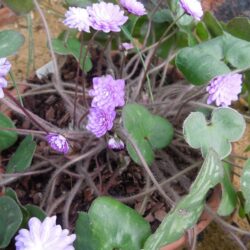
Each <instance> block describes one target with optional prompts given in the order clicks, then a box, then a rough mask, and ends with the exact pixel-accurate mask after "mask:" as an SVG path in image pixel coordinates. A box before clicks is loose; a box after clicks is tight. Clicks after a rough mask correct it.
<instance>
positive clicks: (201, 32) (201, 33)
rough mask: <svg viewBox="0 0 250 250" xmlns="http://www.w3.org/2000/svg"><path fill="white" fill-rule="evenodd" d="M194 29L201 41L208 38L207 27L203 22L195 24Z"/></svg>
mask: <svg viewBox="0 0 250 250" xmlns="http://www.w3.org/2000/svg"><path fill="white" fill-rule="evenodd" d="M195 31H196V34H197V36H198V37H199V38H200V40H201V41H207V40H209V38H210V34H209V32H208V30H207V27H206V25H205V24H204V22H199V23H198V24H197V25H196V28H195Z"/></svg>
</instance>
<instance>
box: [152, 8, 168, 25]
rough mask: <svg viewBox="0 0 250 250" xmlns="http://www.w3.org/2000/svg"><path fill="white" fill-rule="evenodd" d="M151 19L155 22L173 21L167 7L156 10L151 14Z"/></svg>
mask: <svg viewBox="0 0 250 250" xmlns="http://www.w3.org/2000/svg"><path fill="white" fill-rule="evenodd" d="M152 21H153V22H155V23H165V22H168V23H170V22H172V21H173V17H172V13H171V11H170V10H169V9H161V10H158V11H156V12H155V14H154V15H153V16H152Z"/></svg>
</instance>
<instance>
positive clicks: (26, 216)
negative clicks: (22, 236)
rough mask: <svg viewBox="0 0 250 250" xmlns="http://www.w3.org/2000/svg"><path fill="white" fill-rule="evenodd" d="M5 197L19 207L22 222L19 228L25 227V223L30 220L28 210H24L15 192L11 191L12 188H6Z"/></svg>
mask: <svg viewBox="0 0 250 250" xmlns="http://www.w3.org/2000/svg"><path fill="white" fill-rule="evenodd" d="M4 194H5V196H8V197H10V198H11V199H13V200H14V201H15V202H16V203H17V205H18V206H19V208H20V209H21V212H22V215H23V220H22V224H21V227H25V226H26V225H27V222H28V220H29V218H30V214H29V212H28V210H27V209H26V207H24V206H23V205H22V204H21V202H20V201H19V199H18V197H17V194H16V192H15V191H14V190H13V189H12V188H9V187H8V188H6V190H5V193H4Z"/></svg>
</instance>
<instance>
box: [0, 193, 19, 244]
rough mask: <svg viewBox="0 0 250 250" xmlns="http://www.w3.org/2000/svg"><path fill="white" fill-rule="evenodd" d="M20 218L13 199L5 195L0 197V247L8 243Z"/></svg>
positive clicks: (16, 228)
mask: <svg viewBox="0 0 250 250" xmlns="http://www.w3.org/2000/svg"><path fill="white" fill-rule="evenodd" d="M22 219H23V216H22V212H21V210H20V208H19V207H18V205H17V204H16V202H15V201H14V200H13V199H12V198H10V197H7V196H3V197H0V248H5V247H7V246H8V245H9V243H10V240H11V239H12V237H13V236H14V235H15V233H16V231H17V230H18V228H19V226H20V225H21V223H22Z"/></svg>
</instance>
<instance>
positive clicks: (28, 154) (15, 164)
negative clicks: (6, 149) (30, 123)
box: [6, 135, 36, 173]
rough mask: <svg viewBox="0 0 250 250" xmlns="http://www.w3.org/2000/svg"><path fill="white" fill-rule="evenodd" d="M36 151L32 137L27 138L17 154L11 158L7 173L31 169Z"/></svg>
mask: <svg viewBox="0 0 250 250" xmlns="http://www.w3.org/2000/svg"><path fill="white" fill-rule="evenodd" d="M35 151H36V143H35V142H34V141H33V138H32V136H31V135H28V136H26V137H25V139H24V140H23V141H22V142H21V143H20V145H19V146H18V148H17V150H16V152H15V153H14V154H13V155H12V157H11V158H10V161H9V162H8V165H7V169H6V172H7V173H14V172H24V171H25V170H26V169H27V168H29V167H30V164H31V162H32V159H33V155H34V153H35Z"/></svg>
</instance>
